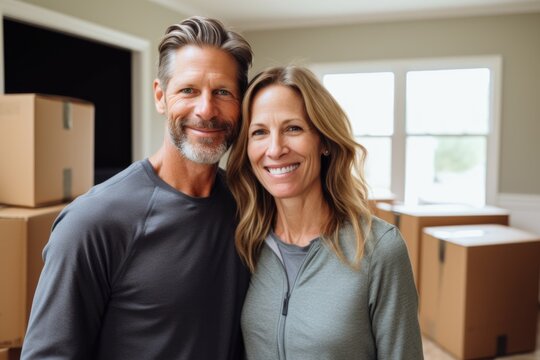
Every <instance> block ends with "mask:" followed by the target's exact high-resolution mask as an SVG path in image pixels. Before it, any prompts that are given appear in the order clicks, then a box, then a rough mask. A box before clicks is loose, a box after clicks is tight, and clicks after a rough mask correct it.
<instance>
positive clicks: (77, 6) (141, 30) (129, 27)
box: [21, 0, 185, 155]
mask: <svg viewBox="0 0 540 360" xmlns="http://www.w3.org/2000/svg"><path fill="white" fill-rule="evenodd" d="M21 1H22V2H25V3H29V4H32V5H36V6H40V7H43V8H46V9H49V10H52V11H55V12H58V13H62V14H65V15H69V16H73V17H76V18H79V19H82V20H86V21H89V22H92V23H95V24H97V25H100V26H104V27H107V28H110V29H113V30H116V31H121V32H124V33H127V34H130V35H134V36H137V37H139V38H142V39H145V40H147V41H149V42H150V48H151V61H150V65H151V67H152V69H151V74H152V79H153V78H154V77H155V75H156V69H157V63H158V59H157V54H158V53H157V46H158V44H159V40H160V39H161V37H162V36H163V33H164V32H165V29H166V28H167V26H169V25H170V24H173V23H176V22H178V21H180V20H181V19H183V18H184V17H185V16H183V15H181V14H178V13H176V12H173V11H171V10H168V9H166V8H164V7H162V6H158V5H156V4H154V3H152V2H150V1H147V0H92V1H85V0H69V1H66V0H21ZM81 70H83V69H81ZM111 85H112V86H114V79H111V82H110V83H109V84H103V86H111ZM146 96H148V98H149V99H150V102H151V111H150V113H151V116H152V117H151V140H150V143H151V146H150V148H151V152H153V151H155V150H157V149H158V148H159V147H160V146H161V143H162V142H163V130H164V126H165V123H164V118H163V117H162V116H161V115H159V114H157V113H156V111H155V110H154V105H153V104H154V100H153V93H152V84H151V83H150V84H148V87H147V90H146ZM145 155H150V154H145Z"/></svg>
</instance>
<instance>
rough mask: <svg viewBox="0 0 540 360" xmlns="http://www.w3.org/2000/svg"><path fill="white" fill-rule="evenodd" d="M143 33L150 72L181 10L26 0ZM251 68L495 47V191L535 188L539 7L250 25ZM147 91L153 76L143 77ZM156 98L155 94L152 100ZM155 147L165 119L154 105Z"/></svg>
mask: <svg viewBox="0 0 540 360" xmlns="http://www.w3.org/2000/svg"><path fill="white" fill-rule="evenodd" d="M23 1H24V2H27V3H31V4H34V5H38V6H41V7H45V8H48V9H51V10H54V11H57V12H60V13H64V14H67V15H71V16H74V17H77V18H80V19H84V20H87V21H91V22H94V23H96V24H98V25H102V26H106V27H109V28H112V29H115V30H118V31H122V32H125V33H129V34H132V35H135V36H138V37H140V38H143V39H146V40H148V41H149V42H150V44H151V49H152V59H151V66H152V69H151V74H152V76H154V75H155V67H156V64H157V51H156V50H155V49H156V47H157V43H158V41H159V39H160V38H161V35H162V33H163V31H164V30H165V27H166V26H167V25H169V24H171V23H173V22H176V21H178V20H179V19H181V18H182V15H180V14H177V13H174V12H172V11H170V10H167V9H165V8H163V7H160V6H157V5H155V4H153V3H152V2H150V1H147V0H92V1H87V0H70V1H66V0H23ZM245 35H246V37H247V38H248V40H249V41H250V43H251V44H252V46H253V48H254V52H255V64H254V71H257V70H260V69H262V68H263V67H265V66H268V65H275V64H283V63H288V62H291V61H293V60H294V61H297V62H305V63H310V62H311V63H313V62H331V61H361V60H384V59H402V58H422V57H443V56H468V55H493V54H499V55H502V58H503V94H502V114H501V156H500V167H499V170H500V178H499V192H502V193H518V194H520V193H521V194H537V195H538V194H540V159H539V157H540V139H539V137H540V40H539V39H540V13H536V14H528V15H508V16H490V17H472V18H460V19H448V20H444V19H443V20H429V21H409V22H391V23H379V24H363V25H347V26H336V27H324V28H323V27H316V28H306V29H288V30H270V31H247V32H245ZM148 96H149V97H151V96H152V95H151V84H148ZM152 104H153V100H152ZM151 112H152V114H153V116H152V137H151V142H152V146H151V147H152V149H157V148H158V147H159V146H160V144H161V142H162V137H163V126H164V122H163V119H162V118H161V117H160V116H158V115H157V114H155V111H154V110H153V107H152V110H151Z"/></svg>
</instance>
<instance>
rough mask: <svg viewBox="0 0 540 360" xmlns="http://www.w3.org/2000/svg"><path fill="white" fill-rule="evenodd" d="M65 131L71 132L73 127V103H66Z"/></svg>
mask: <svg viewBox="0 0 540 360" xmlns="http://www.w3.org/2000/svg"><path fill="white" fill-rule="evenodd" d="M63 115H64V117H63V118H64V129H66V130H70V129H71V128H72V127H73V116H72V111H71V103H70V102H69V101H64V114H63Z"/></svg>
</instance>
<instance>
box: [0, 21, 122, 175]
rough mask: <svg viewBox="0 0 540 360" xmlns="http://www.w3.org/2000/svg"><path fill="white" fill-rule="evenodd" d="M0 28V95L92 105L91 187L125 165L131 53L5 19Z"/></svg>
mask: <svg viewBox="0 0 540 360" xmlns="http://www.w3.org/2000/svg"><path fill="white" fill-rule="evenodd" d="M3 26H4V74H5V84H4V89H5V93H42V94H51V95H62V96H71V97H75V98H79V99H83V100H87V101H90V102H92V103H93V104H94V105H95V147H94V148H95V150H94V151H95V152H94V171H95V176H94V181H95V183H96V184H98V183H100V182H102V181H104V180H106V179H108V178H109V177H111V176H112V175H114V174H115V173H117V172H119V171H120V170H122V169H123V168H125V167H127V166H128V165H129V164H131V162H132V157H131V147H132V146H131V143H132V139H131V132H132V122H131V118H132V114H131V101H132V100H131V52H130V51H129V50H125V49H121V48H117V47H112V46H109V45H105V44H102V43H98V42H93V41H89V40H86V39H82V38H78V37H74V36H70V35H66V34H63V33H58V32H55V31H51V30H47V29H44V28H40V27H35V26H32V25H28V24H24V23H21V22H17V21H14V20H11V19H6V18H4V19H3Z"/></svg>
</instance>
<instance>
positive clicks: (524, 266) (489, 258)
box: [420, 225, 540, 359]
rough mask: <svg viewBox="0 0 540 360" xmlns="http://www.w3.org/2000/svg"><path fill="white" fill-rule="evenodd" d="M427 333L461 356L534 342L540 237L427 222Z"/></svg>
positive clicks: (423, 322) (487, 354)
mask: <svg viewBox="0 0 540 360" xmlns="http://www.w3.org/2000/svg"><path fill="white" fill-rule="evenodd" d="M422 246H423V254H422V266H421V269H422V287H421V290H420V326H421V328H422V332H423V333H424V334H425V335H426V336H428V337H430V338H432V339H433V340H434V341H435V342H437V343H438V344H439V345H440V346H441V347H443V348H444V349H446V350H447V351H449V352H450V353H452V354H454V355H455V356H457V357H458V358H459V359H477V358H493V357H495V356H503V355H506V354H511V353H517V352H531V351H534V349H535V340H536V331H537V330H536V326H537V316H538V304H537V294H538V271H539V268H540V236H538V235H534V234H530V233H527V232H524V231H521V230H517V229H514V228H510V227H506V226H502V225H468V226H450V227H433V228H425V229H424V235H423V238H422Z"/></svg>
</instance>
